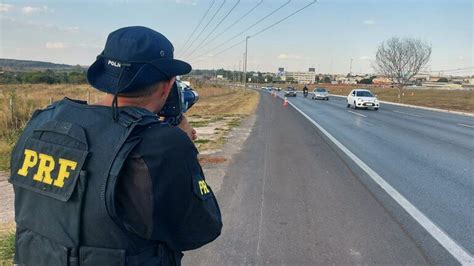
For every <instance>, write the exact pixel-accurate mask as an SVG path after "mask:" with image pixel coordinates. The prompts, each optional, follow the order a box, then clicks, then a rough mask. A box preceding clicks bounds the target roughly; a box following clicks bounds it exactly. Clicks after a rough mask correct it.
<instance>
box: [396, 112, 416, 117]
mask: <svg viewBox="0 0 474 266" xmlns="http://www.w3.org/2000/svg"><path fill="white" fill-rule="evenodd" d="M393 112H394V113H398V114H403V115H410V116H414V117H423V116H421V115H415V114H410V113H405V112H400V111H393Z"/></svg>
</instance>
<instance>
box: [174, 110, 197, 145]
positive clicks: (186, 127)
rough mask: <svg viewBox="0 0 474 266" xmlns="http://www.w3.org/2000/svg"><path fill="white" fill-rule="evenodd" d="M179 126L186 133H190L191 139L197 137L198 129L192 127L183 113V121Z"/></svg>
mask: <svg viewBox="0 0 474 266" xmlns="http://www.w3.org/2000/svg"><path fill="white" fill-rule="evenodd" d="M178 127H179V128H181V130H183V131H184V132H185V133H186V134H188V137H189V138H190V139H191V140H195V139H197V133H196V130H195V129H194V128H192V127H191V125H190V124H189V122H188V119H187V118H186V116H185V115H183V119H182V120H181V123H179V125H178Z"/></svg>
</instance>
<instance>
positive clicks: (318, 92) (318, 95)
mask: <svg viewBox="0 0 474 266" xmlns="http://www.w3.org/2000/svg"><path fill="white" fill-rule="evenodd" d="M312 99H313V100H326V101H327V100H329V93H328V91H327V90H326V89H325V88H316V89H314V90H313V97H312Z"/></svg>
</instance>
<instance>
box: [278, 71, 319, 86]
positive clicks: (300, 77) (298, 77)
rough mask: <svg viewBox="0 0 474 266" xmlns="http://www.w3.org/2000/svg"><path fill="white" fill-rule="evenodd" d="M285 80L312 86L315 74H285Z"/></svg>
mask: <svg viewBox="0 0 474 266" xmlns="http://www.w3.org/2000/svg"><path fill="white" fill-rule="evenodd" d="M285 78H286V79H288V78H293V79H294V80H295V81H297V82H298V83H301V84H313V83H314V82H315V81H316V72H286V73H285Z"/></svg>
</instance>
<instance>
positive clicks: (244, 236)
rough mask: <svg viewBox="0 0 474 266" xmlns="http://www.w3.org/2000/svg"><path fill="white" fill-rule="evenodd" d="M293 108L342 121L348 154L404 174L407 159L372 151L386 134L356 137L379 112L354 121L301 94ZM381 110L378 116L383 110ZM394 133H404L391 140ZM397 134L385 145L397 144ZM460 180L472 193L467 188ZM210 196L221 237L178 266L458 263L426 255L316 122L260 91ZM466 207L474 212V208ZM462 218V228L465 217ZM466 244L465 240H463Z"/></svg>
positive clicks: (341, 109) (337, 109) (332, 103)
mask: <svg viewBox="0 0 474 266" xmlns="http://www.w3.org/2000/svg"><path fill="white" fill-rule="evenodd" d="M291 101H292V102H294V103H295V104H298V105H299V106H301V107H302V108H305V110H306V111H307V112H308V113H310V114H312V116H314V117H317V118H318V119H319V118H320V119H322V120H324V121H327V124H328V125H333V124H338V125H339V126H334V128H333V130H335V131H341V133H342V135H343V137H345V138H346V139H345V141H350V142H352V141H355V144H354V145H355V146H354V147H362V149H361V150H363V151H364V152H366V151H367V150H370V151H376V153H375V154H376V155H377V157H374V158H372V157H369V158H372V159H371V160H369V161H371V162H372V161H377V160H379V159H381V160H385V159H387V160H393V161H392V162H387V163H386V164H387V165H389V166H390V169H393V168H396V169H399V168H400V169H406V165H404V164H403V163H404V162H405V161H406V159H405V157H404V155H403V154H400V155H399V156H398V157H391V156H392V155H391V152H388V151H387V149H388V148H387V147H377V145H379V144H380V142H381V141H382V140H383V139H386V138H387V139H388V138H390V136H386V137H385V136H378V137H375V136H374V135H372V134H371V135H370V137H367V136H362V135H363V132H366V131H370V130H369V129H370V128H376V127H378V126H376V125H373V124H371V123H370V122H368V121H365V120H363V118H365V119H367V118H368V117H369V116H370V117H372V116H373V114H375V112H370V113H369V112H366V113H367V117H362V116H358V115H354V114H352V113H348V112H347V110H346V109H345V106H342V107H341V106H340V105H341V103H342V102H341V101H337V100H333V99H331V100H330V101H329V102H318V103H316V102H312V101H310V100H309V99H302V98H301V97H300V98H296V99H291ZM331 110H332V111H331ZM358 112H360V111H358ZM379 112H380V113H376V114H375V115H384V113H385V112H388V110H380V111H379ZM353 116H355V119H354V117H353ZM351 118H352V119H351ZM410 118H411V117H410ZM393 119H396V118H393ZM344 121H345V123H347V125H343V124H344ZM464 122H465V121H464ZM382 127H384V126H382ZM459 130H460V131H461V129H459ZM351 132H352V133H351ZM397 132H400V130H397V131H395V132H394V133H395V135H397ZM398 134H401V133H398ZM401 137H402V136H396V137H395V139H393V140H387V142H395V143H396V142H397V141H398V140H399V139H401ZM360 143H364V145H362V146H360V145H361V144H360ZM404 145H405V144H403V145H402V144H400V145H399V146H398V147H399V148H400V149H401V147H403V146H404ZM412 145H413V146H414V148H416V146H415V144H414V143H412ZM438 145H439V144H438ZM392 146H393V145H390V147H392ZM471 148H472V147H471ZM471 151H472V149H471ZM448 152H449V151H448ZM464 153H465V154H468V153H469V152H468V151H465V152H464ZM364 158H365V157H364ZM443 163H444V161H443ZM393 164H397V166H398V167H394V166H393ZM463 166H464V167H468V168H467V169H466V170H469V169H472V166H466V165H463ZM435 167H438V166H435ZM428 168H429V167H428ZM423 169H424V168H423ZM377 170H378V168H377ZM405 173H406V172H405ZM456 173H457V172H456ZM418 175H423V172H418V173H417V175H416V176H413V175H412V177H411V178H407V177H404V176H402V177H399V179H402V180H401V181H402V182H401V183H403V182H408V181H406V179H426V178H428V177H424V176H421V177H420V176H418ZM430 178H431V179H432V180H437V179H438V178H436V177H430ZM449 179H450V180H454V179H455V178H449ZM457 179H458V178H456V180H457ZM403 180H405V181H403ZM461 181H462V180H461ZM464 181H465V182H464V185H465V186H466V187H468V186H469V182H467V180H464ZM436 182H438V181H436ZM417 184H418V183H415V185H417ZM470 184H471V185H472V181H471V183H470ZM441 185H444V184H441ZM402 186H403V185H402ZM408 186H410V185H408ZM432 187H433V184H431V185H430V186H429V188H430V190H424V189H422V188H419V189H416V190H415V191H416V194H418V195H417V196H418V197H419V198H421V197H422V195H419V194H424V193H425V191H428V192H430V191H431V189H432ZM456 187H457V186H456ZM449 188H450V187H449ZM451 189H456V188H451ZM470 189H472V186H471V188H470ZM409 190H410V189H409ZM439 190H442V188H439ZM467 190H468V188H466V189H465V190H461V191H460V192H457V193H468V192H469V191H467ZM471 192H472V190H471ZM216 196H217V198H218V201H219V203H220V206H221V211H222V215H223V222H224V228H223V232H222V235H221V236H220V237H219V238H218V239H217V240H216V241H214V242H212V243H211V244H208V245H206V246H205V247H203V248H200V249H198V250H195V251H190V252H185V257H184V261H183V263H184V265H256V264H270V265H353V264H357V265H382V264H383V265H426V264H431V263H439V264H455V261H453V260H452V259H451V258H448V257H447V256H445V254H443V255H442V258H436V257H435V258H431V257H430V255H429V254H428V253H426V252H425V251H424V247H422V246H421V245H420V244H418V243H417V240H416V239H414V238H413V237H412V235H411V233H410V231H408V230H406V226H405V225H404V224H402V223H401V222H400V221H399V220H398V219H397V217H396V214H397V213H396V212H394V211H391V209H390V208H387V206H385V203H384V201H383V200H381V199H380V198H379V197H378V196H377V193H376V192H374V191H372V190H371V188H370V185H368V184H366V183H365V182H364V181H363V180H362V178H361V177H360V176H359V174H358V173H357V171H355V170H354V169H353V167H352V166H351V165H350V164H349V163H347V161H345V159H344V158H343V157H342V156H340V155H339V154H338V152H337V150H336V149H335V148H334V147H333V146H332V145H331V144H330V143H329V142H328V141H327V140H326V139H325V138H324V137H323V136H322V135H321V133H320V132H319V131H318V130H316V128H315V127H314V126H313V124H311V123H309V122H308V120H307V119H305V118H304V117H303V116H302V115H301V114H299V113H298V112H297V111H296V110H295V109H294V108H292V107H283V106H282V101H281V99H275V98H272V97H271V96H270V95H269V94H262V97H261V102H260V105H259V108H258V110H257V120H256V123H255V126H254V128H253V130H252V132H251V134H250V136H249V137H248V139H247V141H246V142H245V144H244V145H243V147H242V150H241V152H240V153H239V154H238V155H236V157H234V159H233V161H232V162H231V163H230V164H229V168H228V169H227V172H226V175H225V176H224V180H223V183H222V186H221V189H220V190H219V192H218V193H217V194H216ZM471 196H472V193H471ZM453 197H454V198H456V197H459V198H462V195H460V196H459V195H457V196H453ZM437 198H438V197H435V198H433V199H431V201H432V205H435V206H436V205H438V203H437V202H436V200H437ZM462 203H463V204H471V205H465V207H467V206H472V202H470V203H469V202H466V201H463V202H462ZM432 208H434V209H436V208H435V207H433V206H432ZM441 208H444V207H441ZM463 213H464V214H465V215H466V216H465V217H464V219H465V220H464V222H467V220H466V219H469V215H468V214H466V213H465V212H463ZM456 215H457V213H456ZM460 218H463V217H462V215H461V217H460ZM471 221H472V219H471ZM456 222H458V221H456ZM461 222H462V221H461ZM471 225H472V224H471ZM415 229H416V228H415ZM464 232H465V234H466V235H467V234H468V231H464ZM470 237H472V236H466V238H467V241H469V238H470ZM433 248H434V249H436V247H433Z"/></svg>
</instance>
